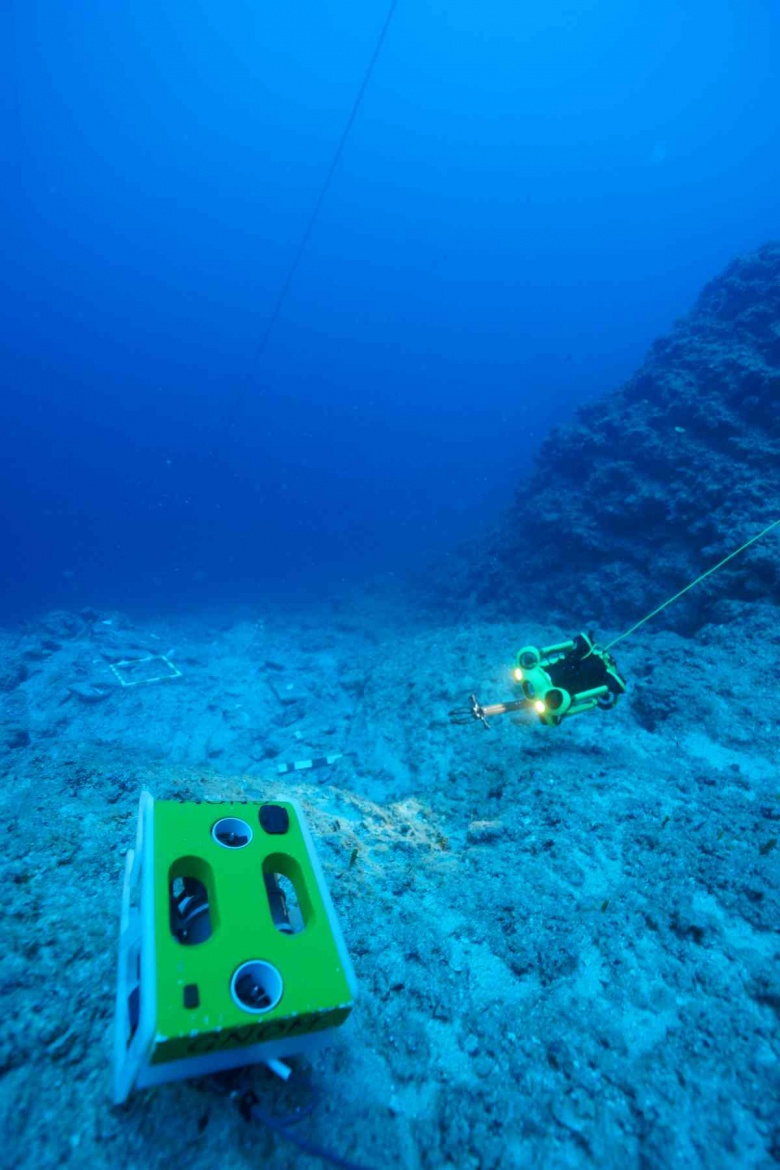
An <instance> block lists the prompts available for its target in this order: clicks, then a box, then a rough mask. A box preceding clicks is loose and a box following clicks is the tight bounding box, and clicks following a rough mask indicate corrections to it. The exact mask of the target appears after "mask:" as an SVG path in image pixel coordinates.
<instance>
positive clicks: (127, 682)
mask: <svg viewBox="0 0 780 1170" xmlns="http://www.w3.org/2000/svg"><path fill="white" fill-rule="evenodd" d="M144 662H162V663H164V664H165V666H166V667H167V668H168V673H167V674H156V675H154V676H153V677H152V678H137V679H132V678H126V677H123V675H122V673H121V672H122V671H123V670H124V671H125V673H127V670H128V668H129V669H131V670H132V668H133V667H134V666H140V665H141V663H144ZM109 665H110V667H111V669H112V670H113V672H114V674H115V675H116V677H117V678H118V679H119V682H120V683H121V685H122V686H123V687H139V686H144V685H145V684H147V683H158V682H165V680H166V679H169V678H181V677H182V672H181V671H180V670H179V668H178V666H175V665H174V663H173V662H171V660H170V658H168V657H167V656H166V655H165V654H147V655H146V657H145V658H125V659H123V660H122V662H111V663H109Z"/></svg>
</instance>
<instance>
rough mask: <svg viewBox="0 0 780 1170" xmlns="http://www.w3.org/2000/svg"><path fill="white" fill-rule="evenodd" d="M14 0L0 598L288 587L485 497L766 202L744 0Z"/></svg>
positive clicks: (766, 165) (745, 230)
mask: <svg viewBox="0 0 780 1170" xmlns="http://www.w3.org/2000/svg"><path fill="white" fill-rule="evenodd" d="M386 15H387V9H386V8H384V7H382V6H377V5H373V6H372V5H355V4H349V3H341V4H339V3H328V4H314V3H307V2H305V3H303V4H301V5H300V6H298V7H296V8H295V9H294V10H287V9H284V8H281V9H275V8H273V7H272V6H268V5H263V4H256V3H251V4H250V3H235V4H216V3H199V4H196V5H192V4H183V3H176V2H174V0H171V2H169V3H166V4H164V5H162V6H161V5H152V4H146V3H143V2H142V3H137V4H134V5H132V6H130V5H122V4H118V5H110V4H109V5H104V4H99V3H91V2H89V0H76V2H75V3H72V4H68V5H52V4H48V3H37V2H35V0H33V2H31V3H29V4H28V3H25V4H21V3H15V4H11V5H9V6H7V8H6V11H5V14H4V17H3V21H4V42H5V47H4V50H3V51H4V58H5V69H4V75H5V77H4V122H5V133H4V135H3V140H4V147H3V152H2V154H3V182H2V199H3V205H4V213H5V214H4V220H5V237H6V239H5V248H4V275H5V280H4V289H5V291H4V295H3V313H2V319H3V325H2V331H3V337H2V341H3V351H4V361H3V387H4V388H3V426H2V434H1V438H0V441H1V442H2V445H3V446H2V459H1V460H0V467H2V477H3V481H2V483H3V494H4V497H5V498H7V499H12V500H13V507H12V508H9V509H8V510H7V512H6V525H7V531H6V534H5V540H4V543H5V547H6V549H7V551H8V559H7V564H8V565H15V564H16V563H18V561H19V560H20V559H21V560H22V561H23V563H24V566H25V571H24V582H23V584H22V582H21V581H20V577H19V574H18V573H16V572H11V573H10V574H9V579H8V580H7V582H6V589H5V604H6V606H8V607H10V608H12V609H13V608H17V609H22V610H23V609H24V608H25V606H28V605H30V604H42V605H43V604H52V603H57V604H59V603H67V604H71V605H73V604H76V605H77V604H90V603H91V602H92V599H93V597H94V589H95V587H96V583H97V582H98V581H99V582H101V586H100V587H101V588H105V589H107V590H110V591H112V595H113V596H114V597H115V598H116V599H117V600H118V599H119V595H120V593H121V595H122V600H123V601H124V602H126V603H128V604H132V605H134V606H137V607H141V608H143V607H144V606H146V605H152V606H153V607H157V606H158V605H159V604H160V602H161V601H163V600H164V599H165V598H166V597H170V598H174V597H175V598H177V599H179V600H184V598H185V597H187V596H192V595H193V594H194V595H195V596H196V597H200V598H201V599H206V600H211V599H213V598H214V597H220V598H227V599H230V598H235V597H236V596H237V595H238V594H239V593H240V594H241V595H242V596H243V597H244V598H248V597H249V598H251V597H254V596H255V595H256V593H257V591H258V590H260V591H265V590H268V589H272V590H273V591H275V592H276V593H286V592H288V591H289V590H290V589H295V590H296V591H297V592H298V591H303V592H308V593H312V592H317V591H319V590H320V589H322V588H323V587H326V584H327V587H330V586H331V585H332V584H333V583H334V582H335V583H336V585H337V586H338V584H339V583H340V582H341V581H342V579H344V578H347V579H348V580H352V581H354V580H356V579H358V578H359V577H361V576H364V575H366V574H367V573H372V572H393V571H397V570H401V569H407V568H409V567H411V566H414V565H418V564H420V563H422V564H425V563H427V561H428V560H429V559H430V554H431V553H432V552H433V553H437V554H438V553H441V552H443V551H444V550H445V549H446V548H448V547H450V546H451V545H452V544H453V543H454V542H455V541H456V540H458V539H460V538H462V537H464V536H466V535H471V534H473V533H474V532H476V531H478V530H479V529H480V527H481V526H483V525H484V524H485V523H486V522H489V521H490V519H491V518H492V517H493V516H494V515H495V514H497V512H498V511H499V510H500V509H501V507H502V506H503V504H504V503H508V502H509V501H510V499H511V495H512V492H513V491H514V488H515V486H516V483H517V480H518V478H519V476H520V475H521V474H522V473H523V471H524V470H525V468H526V467H527V465H528V463H529V460H530V458H531V457H532V455H533V453H534V451H535V450H536V448H537V446H538V444H539V442H540V441H541V439H542V438H543V436H544V434H545V433H546V432H547V430H548V429H549V427H550V426H551V425H553V424H554V423H555V422H558V421H562V420H565V419H566V418H567V417H568V416H569V415H570V414H571V410H572V408H573V406H574V405H576V404H577V403H580V402H583V401H585V400H588V399H589V398H592V397H594V396H595V395H597V394H599V393H601V392H603V391H604V390H607V389H611V388H612V387H614V386H616V385H618V384H619V383H620V382H621V381H622V380H623V379H624V378H625V377H626V376H627V375H628V374H629V373H630V372H631V370H632V369H633V368H634V367H635V366H636V364H637V363H638V361H639V360H640V359H641V356H642V354H643V353H644V351H645V349H646V347H647V345H648V344H649V343H650V341H651V340H652V339H653V338H654V337H655V336H657V335H658V334H659V333H660V332H662V331H663V330H665V329H667V328H668V327H669V325H670V324H671V323H672V321H673V320H674V319H675V318H676V317H678V316H679V315H680V314H681V313H682V312H684V311H686V310H687V309H688V308H689V307H690V305H691V303H692V302H693V300H694V299H695V296H696V295H697V293H698V290H699V288H700V287H701V285H702V284H703V283H704V281H705V280H707V279H709V278H710V277H711V276H713V275H714V274H715V273H716V272H718V271H719V270H720V269H721V268H722V267H723V266H724V265H725V263H726V262H727V261H728V260H729V259H731V257H732V256H733V255H734V254H736V253H737V252H740V251H744V250H749V249H750V248H752V247H755V246H757V245H759V244H761V243H763V242H764V241H765V240H766V239H768V238H771V237H772V234H773V233H776V224H777V198H776V193H777V188H778V179H780V151H779V150H778V145H779V144H778V131H777V116H776V110H777V109H778V106H780V80H778V76H777V71H776V70H775V69H774V53H775V49H776V47H777V34H778V16H777V13H776V12H775V11H774V10H773V9H772V8H771V7H769V6H767V5H765V4H762V3H748V4H745V5H742V6H740V7H739V8H737V7H735V6H734V5H733V4H731V3H726V2H720V3H715V4H704V3H698V2H692V3H690V4H686V5H685V6H683V7H680V6H679V5H676V4H672V3H661V4H658V5H654V6H653V8H652V9H648V8H647V6H646V5H642V4H639V3H635V2H633V0H631V2H628V3H617V2H614V0H604V2H602V3H583V2H568V0H567V2H556V3H551V4H537V5H522V6H515V5H511V4H505V3H495V4H488V5H480V6H479V7H478V8H474V7H473V6H471V5H467V4H462V3H447V4H445V3H431V4H424V5H414V6H406V5H404V4H400V5H399V6H398V8H397V10H396V11H395V12H394V15H393V19H392V22H391V24H390V27H389V29H388V30H387V35H386V37H385V39H384V43H383V45H382V49H381V53H380V55H379V58H378V60H377V62H376V65H375V67H374V69H373V72H372V75H371V78H370V81H369V84H368V86H367V88H366V91H365V93H364V94H363V97H362V100H361V102H360V105H359V108H358V109H357V111H356V116H355V118H354V123H353V125H352V126H351V130H350V133H349V136H348V139H347V141H346V143H345V147H344V150H343V153H342V155H341V157H340V160H339V163H338V166H337V167H336V171H335V173H334V175H333V179H332V182H331V184H330V186H329V189H328V191H327V194H326V197H325V199H324V201H323V205H322V207H321V210H320V213H319V216H318V219H317V222H316V224H315V225H314V229H313V231H312V233H311V236H310V239H309V241H308V245H307V247H306V249H305V252H304V254H303V256H302V259H301V262H300V264H299V266H298V268H297V271H296V272H295V275H294V278H293V280H292V282H291V285H290V287H289V291H288V293H287V296H286V297H285V299H284V302H283V304H282V305H281V309H280V313H279V316H278V320H277V321H276V323H275V326H274V329H273V332H272V334H271V336H270V337H269V338H268V343H267V345H266V347H265V351H264V353H263V354H262V356H261V357H260V359H259V360H257V351H258V347H259V346H260V344H261V342H262V340H263V338H264V335H265V331H266V328H267V326H268V322H269V318H270V316H271V313H272V311H273V308H274V305H275V303H276V300H277V297H278V294H279V291H280V289H281V288H282V286H283V284H284V282H285V279H286V277H287V274H288V272H289V268H290V264H291V261H292V260H293V257H294V256H295V253H296V250H297V248H298V246H299V243H300V241H301V237H302V234H303V232H304V228H305V226H306V223H307V221H308V219H309V216H310V214H311V212H312V209H313V207H314V205H315V202H316V200H317V197H318V194H319V192H320V190H321V187H322V183H323V180H324V178H325V176H326V174H327V171H328V168H329V166H330V164H331V162H332V160H333V157H334V153H335V151H336V148H337V145H338V143H339V140H340V137H341V135H342V133H343V131H344V128H345V126H346V123H347V119H348V116H349V114H350V110H351V108H352V105H353V102H354V101H355V99H356V97H357V95H358V91H359V87H360V84H361V81H362V80H363V78H364V76H365V72H366V68H367V66H368V63H369V61H370V58H371V54H372V52H373V50H374V48H375V45H376V40H377V37H378V35H379V33H380V30H381V28H382V25H383V21H384V20H385V18H386Z"/></svg>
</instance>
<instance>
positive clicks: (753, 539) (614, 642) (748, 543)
mask: <svg viewBox="0 0 780 1170" xmlns="http://www.w3.org/2000/svg"><path fill="white" fill-rule="evenodd" d="M778 524H780V519H778V520H773V521H772V523H771V524H768V525H767V526H766V528H764V529H763V530H762V531H761V532H758V533H756V535H755V536H751V538H750V540H746V541H745V543H744V544H741V545H740V546H739V548H735V549H734V551H733V552H730V553H729V555H728V556H727V557H724V558H723V560H722V561H718V563H717V565H713V566H712V568H711V569H707V572H706V573H702V574H701V576H700V577H697V578H696V580H695V581H691V583H690V585H686V586H685V588H684V589H681V590H680V592H679V593H675V595H674V597H670V598H669V599H668V600H667V601H665V602H664V603H663V605H659V606H658V607H657V608H656V609H654V610H653V611H652V613H649V614H647V616H646V617H643V618H642V619H641V621H638V622H636V623H635V625H633V626H632V627H631V629H630V630H626V632H625V633H624V634H620V636H619V637H617V638H613V639H612V641H611V642H608V643H607V645H606V646H605V647H604V649H605V650H611V649H612V647H613V646H616V645H617V643H618V642H622V641H623V639H624V638H627V637H628V635H629V634H633V632H634V630H638V629H639V627H640V626H643V625H644V624H645V622H649V621H650V618H654V617H655V615H656V614H658V613H660V612H661V610H662V609H666V607H667V605H671V604H672V602H673V601H677V599H678V597H682V595H683V593H687V592H688V590H689V589H693V587H694V585H698V584H699V583H700V582H701V581H703V580H704V579H705V578H706V577H711V576H712V574H713V573H717V571H718V569H722V568H723V566H724V565H725V564H727V562H728V561H730V560H732V558H733V557H736V556H738V555H739V554H740V553H741V552H744V551H745V549H746V548H750V546H751V544H755V543H756V541H757V540H760V539H761V537H762V536H766V534H767V532H771V531H772V529H773V528H777V526H778Z"/></svg>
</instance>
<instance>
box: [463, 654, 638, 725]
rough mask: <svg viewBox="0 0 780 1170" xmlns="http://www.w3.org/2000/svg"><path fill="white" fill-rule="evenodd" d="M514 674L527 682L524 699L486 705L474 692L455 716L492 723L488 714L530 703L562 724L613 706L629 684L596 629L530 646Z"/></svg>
mask: <svg viewBox="0 0 780 1170" xmlns="http://www.w3.org/2000/svg"><path fill="white" fill-rule="evenodd" d="M513 677H514V680H515V682H516V683H519V684H520V687H521V688H522V691H523V698H522V699H515V700H512V701H511V702H509V703H492V704H491V705H490V706H487V707H483V706H481V704H480V703H479V702H478V701H477V697H476V695H472V696H471V702H470V705H469V706H468V707H465V708H459V709H457V708H456V709H455V710H454V711H450V722H451V723H461V724H462V723H471V721H472V720H473V719H478V720H480V722H481V723H482V724H483V725H484V726H485V727H489V726H490V724H489V723H488V717H492V716H494V715H505V714H507V712H510V711H521V710H528V709H529V708H530V709H531V710H532V711H535V712H536V714H537V715H538V716H539V719H540V720H541V722H542V723H544V724H546V725H547V726H548V727H557V726H558V724H559V723H561V722H562V720H563V719H565V718H566V716H567V715H581V714H582V713H583V712H585V711H592V710H593V709H594V708H595V707H600V708H601V709H602V710H605V711H606V710H609V708H610V707H614V706H615V703H617V701H618V699H619V698H620V696H621V695H622V694H623V693H624V692H625V689H626V684H625V682H624V681H623V679H622V678H621V676H620V675H619V674H618V670H617V665H616V663H615V660H614V658H613V657H612V655H611V654H609V653H608V652H607V651H606V650H604V649H602V648H601V647H600V646H598V645H597V644H596V642H594V640H593V635H592V634H578V635H577V637H576V638H573V639H572V640H571V641H569V642H557V643H556V644H555V645H553V646H544V647H542V649H541V650H540V649H537V647H536V646H524V647H523V649H522V650H521V651H520V652H519V654H518V655H517V666H516V667H515V670H514V672H513Z"/></svg>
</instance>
